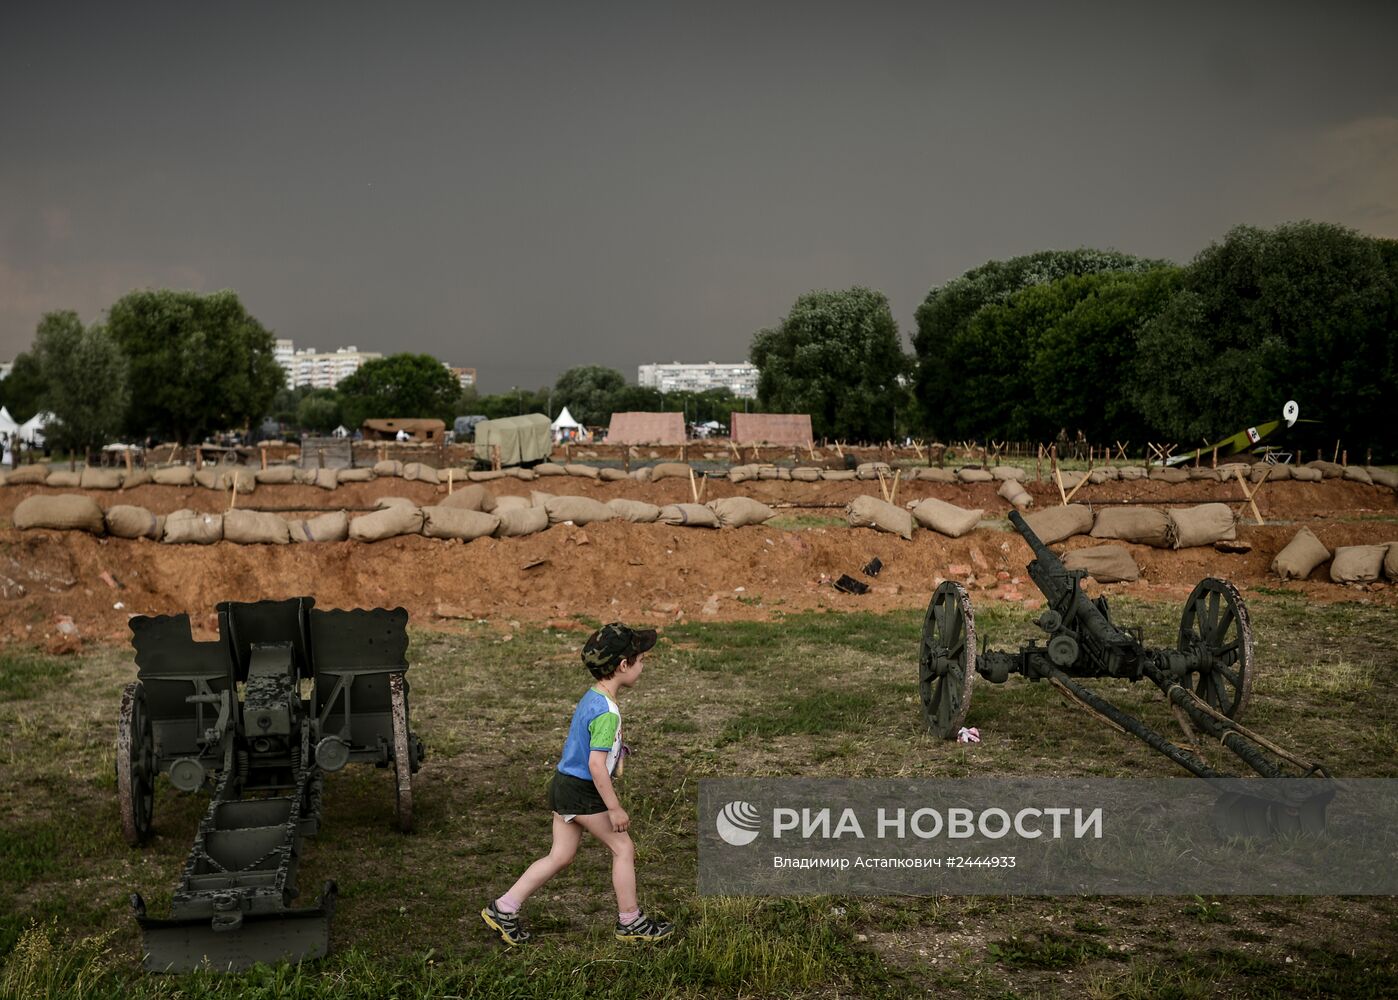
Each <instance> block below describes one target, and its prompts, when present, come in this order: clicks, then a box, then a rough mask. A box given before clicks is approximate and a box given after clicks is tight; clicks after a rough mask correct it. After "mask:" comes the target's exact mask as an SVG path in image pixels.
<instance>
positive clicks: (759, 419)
mask: <svg viewBox="0 0 1398 1000" xmlns="http://www.w3.org/2000/svg"><path fill="white" fill-rule="evenodd" d="M728 426H729V427H730V428H732V434H731V435H730V436H731V437H732V439H733V443H734V444H739V445H743V444H791V445H800V446H801V447H802V448H806V447H809V446H810V445H811V444H812V443H814V441H815V438H814V436H813V435H812V434H811V415H810V414H809V413H734V414H733V417H732V423H730V424H729V425H728Z"/></svg>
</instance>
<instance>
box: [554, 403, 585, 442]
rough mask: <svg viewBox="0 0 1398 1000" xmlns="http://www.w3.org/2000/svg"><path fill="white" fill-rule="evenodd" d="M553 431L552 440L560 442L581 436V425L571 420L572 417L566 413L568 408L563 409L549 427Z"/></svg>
mask: <svg viewBox="0 0 1398 1000" xmlns="http://www.w3.org/2000/svg"><path fill="white" fill-rule="evenodd" d="M549 427H550V429H551V430H552V431H553V439H554V440H555V441H561V440H562V439H563V438H565V437H566V438H576V437H580V436H581V435H582V429H583V427H582V424H580V423H578V422H577V421H576V420H574V419H573V415H572V414H571V413H569V412H568V407H566V406H565V407H563V411H562V412H561V413H559V414H558V417H557V418H556V419H555V420H554V422H553V423H552V424H550V425H549Z"/></svg>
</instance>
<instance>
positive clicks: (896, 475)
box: [888, 469, 903, 504]
mask: <svg viewBox="0 0 1398 1000" xmlns="http://www.w3.org/2000/svg"><path fill="white" fill-rule="evenodd" d="M902 478H903V470H902V469H895V470H894V471H893V489H891V490H890V491H889V493H888V502H889V503H892V504H896V503H897V502H898V481H899V480H900V479H902Z"/></svg>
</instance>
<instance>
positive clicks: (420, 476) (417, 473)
mask: <svg viewBox="0 0 1398 1000" xmlns="http://www.w3.org/2000/svg"><path fill="white" fill-rule="evenodd" d="M403 478H404V479H406V480H408V482H414V481H416V482H423V483H432V484H433V485H434V486H435V485H436V484H437V483H439V482H441V479H439V478H438V476H437V470H436V469H434V468H432V466H430V465H428V464H427V463H426V462H405V463H404V464H403Z"/></svg>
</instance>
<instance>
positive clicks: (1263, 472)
mask: <svg viewBox="0 0 1398 1000" xmlns="http://www.w3.org/2000/svg"><path fill="white" fill-rule="evenodd" d="M1295 471H1296V469H1295V468H1294V467H1293V466H1290V465H1268V464H1267V463H1265V462H1258V463H1257V464H1256V465H1254V466H1253V467H1252V468H1251V469H1249V470H1248V472H1247V477H1248V478H1249V479H1251V480H1252V481H1253V482H1254V483H1260V482H1262V480H1263V479H1264V478H1265V479H1266V480H1267V482H1269V483H1277V482H1281V481H1282V480H1284V479H1291V478H1292V473H1294V472H1295ZM1235 478H1236V477H1235Z"/></svg>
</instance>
